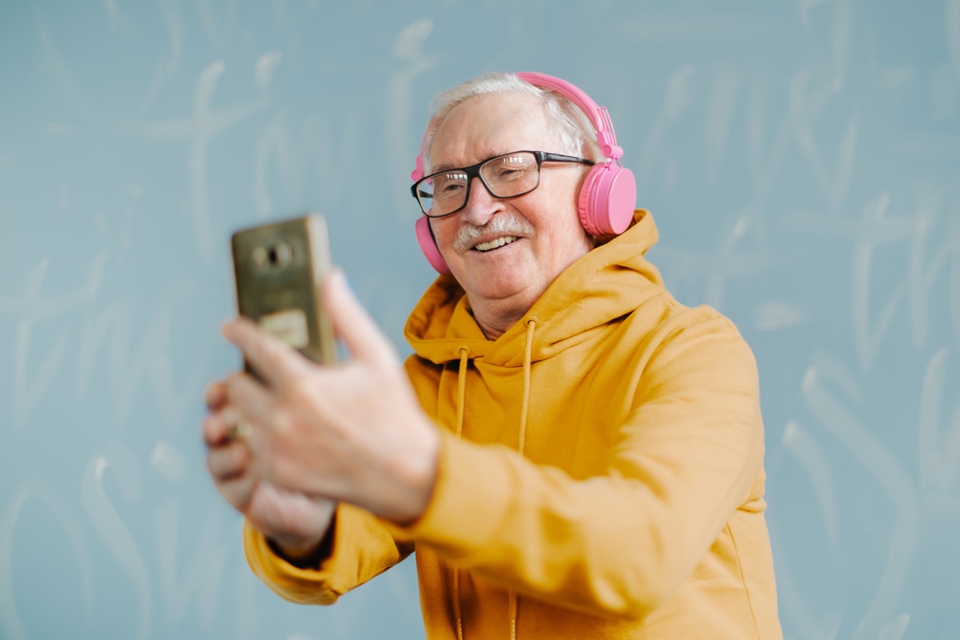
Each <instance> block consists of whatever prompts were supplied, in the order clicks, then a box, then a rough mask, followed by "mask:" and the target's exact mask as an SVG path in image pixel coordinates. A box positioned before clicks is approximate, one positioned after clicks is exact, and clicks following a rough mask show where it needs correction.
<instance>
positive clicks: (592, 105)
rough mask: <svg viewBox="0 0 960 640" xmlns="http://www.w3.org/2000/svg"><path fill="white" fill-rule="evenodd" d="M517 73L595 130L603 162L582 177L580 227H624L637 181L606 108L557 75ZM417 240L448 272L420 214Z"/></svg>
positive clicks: (609, 231)
mask: <svg viewBox="0 0 960 640" xmlns="http://www.w3.org/2000/svg"><path fill="white" fill-rule="evenodd" d="M517 76H518V77H519V78H520V79H521V80H524V81H526V82H529V83H530V84H532V85H533V86H535V87H540V88H541V89H550V90H553V91H555V92H557V93H559V94H560V95H562V96H564V97H566V98H568V99H569V100H570V101H571V102H573V103H574V104H575V105H577V106H578V107H580V109H581V110H582V111H583V112H584V113H585V114H587V117H589V118H590V122H591V123H593V128H594V129H596V131H597V144H598V145H600V153H601V154H603V157H604V158H607V161H606V162H600V163H597V164H595V165H594V166H593V167H592V168H591V169H590V173H589V174H587V178H586V180H584V183H583V187H582V188H581V189H580V197H579V199H578V201H577V210H578V212H579V214H580V224H581V225H583V228H584V230H585V231H586V232H587V233H589V234H590V235H593V236H601V235H618V234H621V233H623V232H624V231H626V230H627V227H629V226H630V221H631V220H633V209H634V206H635V205H636V202H637V182H636V180H635V179H634V177H633V173H632V172H631V171H630V170H629V169H627V168H626V167H624V166H623V165H622V164H620V157H621V156H623V149H621V148H620V147H618V146H617V136H616V134H615V133H614V131H613V122H611V121H610V114H609V113H607V108H606V107H598V106H597V103H596V102H594V101H593V100H591V99H590V96H588V95H587V94H585V93H584V92H583V91H581V90H580V89H578V88H577V87H575V86H574V85H572V84H570V83H569V82H567V81H565V80H561V79H560V78H554V77H553V76H548V75H546V74H544V73H529V72H523V73H518V74H517ZM425 142H426V135H424V140H423V142H421V144H420V155H418V156H417V164H416V168H415V169H414V170H413V172H411V174H410V178H411V179H412V180H413V181H414V182H416V181H417V180H419V179H420V178H422V177H423V175H424V174H423V154H424V152H425V149H424V148H423V145H424V143H425ZM416 232H417V242H419V243H420V250H421V251H423V255H424V256H426V258H427V261H428V262H429V263H430V264H431V265H432V266H433V268H434V269H436V270H437V271H438V272H440V273H442V274H449V273H450V268H449V267H448V266H447V263H446V261H445V260H444V259H443V256H442V255H440V250H439V249H438V248H437V243H436V240H434V237H433V233H432V231H431V230H430V221H429V218H427V217H426V216H421V217H420V218H419V219H418V220H417V225H416Z"/></svg>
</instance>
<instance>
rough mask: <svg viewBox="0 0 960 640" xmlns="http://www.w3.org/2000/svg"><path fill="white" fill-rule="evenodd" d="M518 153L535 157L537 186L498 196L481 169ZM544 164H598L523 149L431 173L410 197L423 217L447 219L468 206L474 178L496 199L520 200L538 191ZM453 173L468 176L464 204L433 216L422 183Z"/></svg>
mask: <svg viewBox="0 0 960 640" xmlns="http://www.w3.org/2000/svg"><path fill="white" fill-rule="evenodd" d="M517 153H532V154H533V157H534V158H536V160H537V184H535V185H533V187H532V188H530V189H528V190H526V191H524V192H523V193H515V194H513V195H512V196H498V195H497V194H496V193H494V192H493V189H491V188H490V185H489V184H487V181H486V180H485V179H484V177H483V174H481V173H480V167H482V166H483V165H485V164H487V163H488V162H491V161H493V160H496V159H498V158H505V157H507V156H512V155H514V154H517ZM544 162H576V163H578V164H585V165H587V166H590V167H592V166H593V165H595V164H596V162H594V161H593V160H587V159H586V158H578V157H577V156H565V155H563V154H560V153H549V152H547V151H531V150H529V149H522V150H520V151H511V152H509V153H501V154H500V155H496V156H493V157H491V158H487V159H486V160H481V161H480V162H478V163H477V164H474V165H470V166H469V167H453V168H450V169H445V170H444V171H438V172H436V173H431V174H430V175H428V176H424V177H422V178H420V179H419V180H417V181H416V182H414V183H413V184H412V185H410V195H412V196H413V197H414V198H415V199H416V201H417V204H419V205H420V210H421V211H423V215H425V216H427V217H428V218H446V217H447V216H452V215H453V214H455V213H459V212H460V211H463V208H464V207H466V206H467V202H469V201H470V185H471V184H472V183H473V179H474V178H480V182H482V183H483V186H484V188H485V189H486V190H487V191H488V192H489V193H490V195H492V196H493V197H494V198H501V199H503V200H508V199H510V198H519V197H520V196H525V195H527V194H528V193H530V192H532V191H534V190H536V188H537V187H539V186H540V168H541V165H542V164H543V163H544ZM451 171H462V172H464V173H465V174H467V188H466V191H465V192H464V195H463V204H462V205H460V206H459V207H458V208H456V209H454V210H453V211H448V212H447V213H441V214H440V215H431V214H430V212H429V211H428V209H427V207H425V206H424V205H423V200H421V199H420V190H419V186H420V184H421V183H423V182H424V181H426V180H430V179H432V178H435V177H436V176H439V175H442V174H444V173H450V172H451ZM431 200H432V198H431Z"/></svg>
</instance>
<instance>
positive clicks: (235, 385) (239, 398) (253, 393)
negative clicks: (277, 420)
mask: <svg viewBox="0 0 960 640" xmlns="http://www.w3.org/2000/svg"><path fill="white" fill-rule="evenodd" d="M227 392H228V393H229V395H230V404H231V406H232V407H234V408H236V410H237V421H239V420H243V421H244V422H245V424H248V425H251V428H250V429H247V430H249V431H250V432H251V433H245V434H244V436H245V437H247V438H249V439H251V440H255V439H256V435H257V433H256V432H257V426H256V425H269V424H270V422H271V419H272V415H273V412H274V411H275V410H276V398H275V397H274V395H273V394H272V393H271V392H270V391H268V390H267V389H265V388H264V387H263V386H262V385H261V384H259V383H258V382H256V381H255V380H254V379H253V378H252V377H251V376H250V375H248V374H246V373H242V372H241V373H235V374H233V375H232V376H230V377H229V378H227ZM237 421H234V422H233V423H231V424H230V425H228V427H232V426H234V425H235V424H236V423H237ZM245 429H246V428H245ZM228 431H231V430H230V429H228Z"/></svg>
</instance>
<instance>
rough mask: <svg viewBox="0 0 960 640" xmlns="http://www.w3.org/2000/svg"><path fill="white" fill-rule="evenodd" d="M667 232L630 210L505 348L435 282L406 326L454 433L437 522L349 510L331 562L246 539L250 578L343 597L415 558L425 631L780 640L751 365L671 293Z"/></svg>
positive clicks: (744, 351) (728, 327) (435, 507)
mask: <svg viewBox="0 0 960 640" xmlns="http://www.w3.org/2000/svg"><path fill="white" fill-rule="evenodd" d="M656 240H657V232H656V228H655V226H654V223H653V219H652V217H651V216H650V215H649V214H648V213H647V212H645V211H642V210H638V211H637V212H636V215H635V222H634V225H633V226H632V227H631V229H630V230H628V231H627V232H626V233H624V234H623V235H621V236H619V237H617V238H615V239H613V240H612V241H610V242H608V243H606V244H604V245H602V246H600V247H598V248H596V249H594V250H593V251H591V252H590V253H588V254H587V255H586V256H584V257H583V258H581V259H580V260H579V261H577V262H576V263H575V264H574V265H572V266H571V267H570V268H568V269H567V270H566V271H565V272H564V273H562V274H561V275H560V276H559V277H558V278H557V280H556V281H555V282H554V283H553V284H552V285H551V286H550V287H549V288H548V290H547V291H546V292H545V293H544V295H543V296H542V297H541V298H540V300H538V301H537V303H536V304H535V305H534V306H533V308H531V309H530V311H529V312H528V313H527V315H526V316H525V317H524V318H523V320H522V321H521V322H518V323H517V324H516V325H515V326H514V327H512V328H511V329H509V330H508V331H507V332H506V333H504V334H503V335H502V336H501V337H500V338H498V339H497V340H495V341H489V340H487V339H486V338H485V337H484V336H483V334H482V332H481V331H480V329H479V327H478V326H477V324H476V322H475V321H474V320H473V317H472V316H471V315H470V309H469V305H468V304H467V300H466V298H465V296H464V295H463V291H462V289H460V287H459V286H458V285H457V283H456V281H455V280H454V279H453V278H451V277H440V278H438V279H437V281H436V282H435V283H434V284H433V285H432V286H431V287H430V289H428V290H427V292H426V293H425V294H424V296H423V298H422V299H421V300H420V303H419V304H418V305H417V307H416V308H415V309H414V311H413V313H412V314H411V316H410V319H409V320H408V322H407V327H406V335H407V339H408V340H409V342H410V344H411V345H412V347H413V349H414V351H415V355H414V356H411V357H410V358H409V359H408V361H407V363H406V368H407V372H408V374H409V376H410V380H411V382H412V383H413V386H414V388H415V389H416V392H417V394H418V396H419V398H420V402H421V404H422V405H423V408H424V410H425V411H426V412H427V413H428V414H429V415H430V416H431V417H433V418H434V420H435V421H436V423H437V424H438V425H439V426H440V427H441V432H442V436H443V437H442V446H441V453H440V464H439V475H438V479H437V485H436V490H435V492H434V495H433V497H432V499H431V502H430V504H429V506H428V507H427V510H426V511H425V512H424V514H423V515H422V516H421V518H420V519H419V520H418V521H417V522H415V523H413V524H412V525H410V526H406V527H398V526H396V525H393V524H390V523H385V522H382V521H380V520H378V519H377V518H375V517H373V516H372V515H370V514H369V513H367V512H365V511H363V510H361V509H358V508H356V507H352V506H350V505H340V506H339V507H338V510H337V515H336V520H335V530H334V543H333V552H332V554H331V556H330V557H329V558H328V559H326V560H325V561H324V562H323V563H321V566H320V568H319V570H304V569H298V568H297V567H294V566H292V565H290V564H288V563H286V562H284V561H283V560H282V559H280V558H279V557H277V556H276V555H275V554H274V553H273V552H272V551H271V549H270V546H269V545H268V544H267V543H266V541H265V540H264V539H263V537H262V536H261V535H259V534H258V533H257V532H256V531H255V530H254V529H253V528H252V527H249V526H247V527H246V530H245V547H246V550H247V557H248V560H249V562H250V565H251V567H252V568H253V570H254V571H255V572H256V573H257V575H258V576H260V577H261V579H263V580H264V581H265V582H266V583H267V584H268V585H269V586H270V587H271V588H273V589H274V590H275V591H276V592H277V593H279V594H280V595H281V596H283V597H285V598H287V599H290V600H293V601H295V602H302V603H314V604H329V603H332V602H334V601H335V600H336V599H337V598H338V597H339V596H340V595H341V594H343V593H345V592H346V591H348V590H350V589H352V588H354V587H355V586H357V585H359V584H361V583H363V582H365V581H366V580H369V579H370V578H372V577H374V576H375V575H377V574H378V573H380V572H382V571H384V570H386V569H387V568H389V567H390V566H392V565H393V564H395V563H397V562H399V561H400V560H402V559H403V558H404V557H405V556H406V555H407V554H409V553H410V552H411V551H412V550H413V549H414V548H415V549H416V557H417V570H418V576H419V582H420V592H421V605H422V609H423V616H424V625H425V628H426V632H427V637H428V638H431V639H437V638H443V639H456V638H466V639H467V640H474V639H478V638H479V639H487V638H504V639H505V638H521V639H522V638H577V639H589V638H597V639H599V638H638V639H639V638H642V639H647V640H653V639H660V638H676V639H697V640H700V639H707V638H718V639H720V638H723V639H727V638H729V639H731V640H734V639H736V640H743V639H745V638H761V639H763V640H767V639H777V638H781V637H782V634H781V631H780V624H779V620H778V617H777V602H776V587H775V583H774V577H773V562H772V559H771V552H770V541H769V536H768V533H767V528H766V523H765V520H764V516H763V511H764V509H765V503H764V500H763V492H764V472H763V425H762V421H761V418H760V410H759V401H758V381H757V374H756V365H755V363H754V360H753V356H752V354H751V352H750V349H749V347H747V345H746V343H745V342H744V341H743V339H742V338H741V337H740V335H739V333H738V332H737V330H736V329H735V328H734V326H733V325H732V324H731V323H730V322H729V321H728V320H726V319H725V318H723V317H722V316H720V315H719V314H718V313H717V312H716V311H714V310H712V309H710V308H707V307H698V308H695V309H688V308H686V307H683V306H682V305H680V304H679V303H678V302H677V301H676V300H674V299H673V297H672V296H671V295H670V294H669V293H668V292H667V291H666V290H665V289H664V288H663V283H662V280H661V278H660V275H659V273H658V272H657V270H656V268H655V267H654V266H653V265H651V264H650V263H649V262H647V260H646V259H645V258H644V253H645V252H646V251H647V249H649V248H650V247H651V246H652V245H653V244H654V243H655V242H656Z"/></svg>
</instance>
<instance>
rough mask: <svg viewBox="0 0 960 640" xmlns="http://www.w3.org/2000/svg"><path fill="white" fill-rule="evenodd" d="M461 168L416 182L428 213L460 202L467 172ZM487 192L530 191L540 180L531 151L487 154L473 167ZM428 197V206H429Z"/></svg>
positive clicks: (436, 213)
mask: <svg viewBox="0 0 960 640" xmlns="http://www.w3.org/2000/svg"><path fill="white" fill-rule="evenodd" d="M469 173H474V172H468V171H466V170H464V169H451V170H450V171H447V172H443V173H439V174H437V175H435V176H433V177H432V178H429V179H427V180H424V181H423V182H421V183H420V186H419V192H420V199H421V201H422V202H423V204H424V205H428V206H427V207H426V208H429V209H430V215H432V216H440V215H445V214H447V213H450V212H453V211H456V210H457V209H459V208H460V207H462V206H463V205H464V203H465V202H466V198H467V188H468V185H469V183H470V178H471V176H470V175H469ZM476 173H477V174H478V175H480V176H481V179H482V180H483V183H484V184H485V185H486V187H487V189H488V190H489V191H490V193H491V194H492V195H493V196H495V197H497V198H510V197H513V196H519V195H523V194H524V193H527V192H530V191H533V190H534V189H536V188H537V185H538V184H539V183H540V165H539V164H538V163H537V158H536V156H535V155H534V154H532V153H530V152H527V151H521V152H518V153H509V154H506V155H503V156H497V157H496V158H490V159H489V160H487V161H486V162H484V163H483V164H482V165H480V167H479V169H478V170H476ZM431 201H432V206H429V205H430V203H431Z"/></svg>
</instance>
